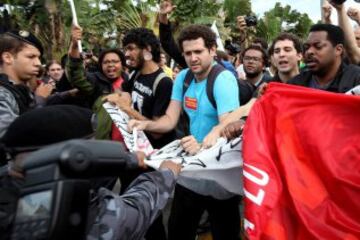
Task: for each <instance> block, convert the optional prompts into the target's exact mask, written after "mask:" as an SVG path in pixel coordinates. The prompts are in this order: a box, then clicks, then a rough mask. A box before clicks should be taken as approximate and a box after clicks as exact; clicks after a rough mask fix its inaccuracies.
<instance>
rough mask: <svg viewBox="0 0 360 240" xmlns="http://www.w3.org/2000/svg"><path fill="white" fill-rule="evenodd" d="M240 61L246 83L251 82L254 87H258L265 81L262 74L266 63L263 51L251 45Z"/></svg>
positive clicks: (266, 59)
mask: <svg viewBox="0 0 360 240" xmlns="http://www.w3.org/2000/svg"><path fill="white" fill-rule="evenodd" d="M242 61H243V65H244V71H245V74H246V81H249V82H251V83H252V84H253V85H254V86H255V87H259V86H260V85H261V84H262V83H263V82H265V81H266V80H267V79H266V78H267V76H266V75H265V74H264V70H265V67H266V64H267V62H268V58H267V54H266V52H265V50H264V49H263V48H261V47H259V46H257V45H251V46H250V47H248V48H246V49H245V50H244V52H243V53H242Z"/></svg>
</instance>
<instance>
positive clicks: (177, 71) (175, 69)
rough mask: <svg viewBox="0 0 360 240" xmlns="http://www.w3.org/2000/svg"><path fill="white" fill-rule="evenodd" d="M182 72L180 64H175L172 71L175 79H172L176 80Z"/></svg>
mask: <svg viewBox="0 0 360 240" xmlns="http://www.w3.org/2000/svg"><path fill="white" fill-rule="evenodd" d="M181 70H182V67H181V66H180V65H179V64H175V66H174V68H173V69H172V72H173V77H172V79H173V80H175V79H176V77H177V75H178V74H179V72H180V71H181Z"/></svg>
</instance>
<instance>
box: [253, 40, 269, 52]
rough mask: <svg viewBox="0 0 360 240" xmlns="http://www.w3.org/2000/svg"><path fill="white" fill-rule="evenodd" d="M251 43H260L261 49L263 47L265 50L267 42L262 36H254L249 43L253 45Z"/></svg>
mask: <svg viewBox="0 0 360 240" xmlns="http://www.w3.org/2000/svg"><path fill="white" fill-rule="evenodd" d="M253 44H254V45H258V44H260V45H261V47H262V48H263V49H265V50H266V49H268V43H267V42H266V40H265V39H263V38H255V39H254V40H253V41H252V43H251V45H253Z"/></svg>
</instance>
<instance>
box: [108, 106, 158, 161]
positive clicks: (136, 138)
mask: <svg viewBox="0 0 360 240" xmlns="http://www.w3.org/2000/svg"><path fill="white" fill-rule="evenodd" d="M103 107H104V108H105V109H106V111H107V112H108V113H109V115H110V117H111V119H112V120H113V123H114V124H115V125H116V127H117V128H118V129H119V130H120V132H121V134H122V136H123V138H124V141H125V145H126V147H127V148H128V149H129V150H130V151H132V152H133V151H142V152H144V153H145V155H146V156H148V155H150V154H151V153H153V152H154V149H153V147H152V146H151V143H150V141H149V139H148V138H147V137H146V135H145V133H144V132H143V131H136V130H135V131H133V133H131V132H129V131H128V128H127V124H128V122H129V119H130V118H129V116H128V115H127V114H126V113H124V112H123V111H121V110H120V109H119V108H118V107H116V106H114V105H112V104H111V103H104V104H103Z"/></svg>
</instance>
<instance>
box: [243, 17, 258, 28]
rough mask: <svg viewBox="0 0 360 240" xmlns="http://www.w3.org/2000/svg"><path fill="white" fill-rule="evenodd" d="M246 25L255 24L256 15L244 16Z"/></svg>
mask: <svg viewBox="0 0 360 240" xmlns="http://www.w3.org/2000/svg"><path fill="white" fill-rule="evenodd" d="M245 22H246V26H248V27H251V26H256V25H257V18H256V16H246V17H245Z"/></svg>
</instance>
